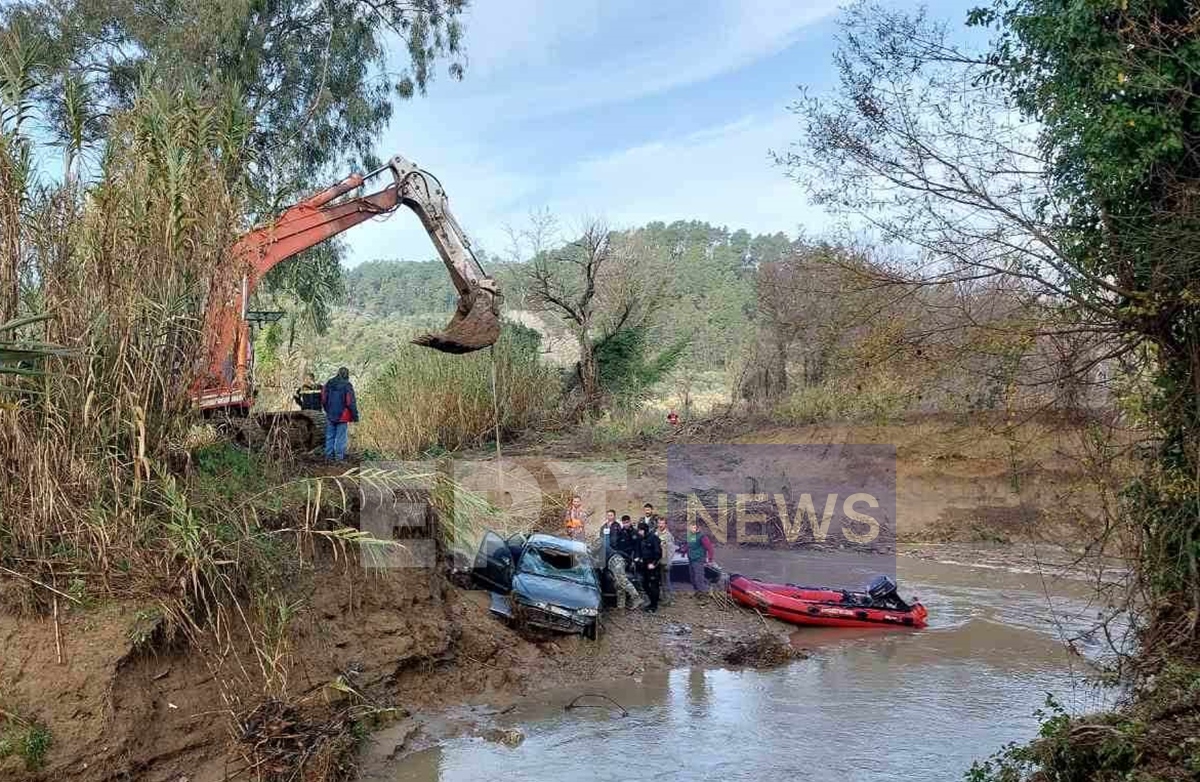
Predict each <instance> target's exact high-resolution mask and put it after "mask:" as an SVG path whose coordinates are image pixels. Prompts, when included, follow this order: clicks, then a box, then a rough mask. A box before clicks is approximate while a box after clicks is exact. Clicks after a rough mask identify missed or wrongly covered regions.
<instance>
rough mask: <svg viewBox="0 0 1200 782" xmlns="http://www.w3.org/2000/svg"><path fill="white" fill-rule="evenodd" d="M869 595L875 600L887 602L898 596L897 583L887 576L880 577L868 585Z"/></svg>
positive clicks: (876, 577)
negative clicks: (893, 596) (895, 595)
mask: <svg viewBox="0 0 1200 782" xmlns="http://www.w3.org/2000/svg"><path fill="white" fill-rule="evenodd" d="M867 594H868V595H870V596H871V597H872V598H873V599H875V600H885V599H887V598H889V597H891V596H892V595H894V594H896V582H895V581H893V580H892V579H891V578H889V577H888V576H885V575H878V576H875V578H873V579H871V583H870V584H868V585H867Z"/></svg>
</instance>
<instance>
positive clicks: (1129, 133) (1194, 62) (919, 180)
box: [780, 0, 1200, 648]
mask: <svg viewBox="0 0 1200 782" xmlns="http://www.w3.org/2000/svg"><path fill="white" fill-rule="evenodd" d="M969 21H970V22H971V23H972V24H975V25H981V26H987V27H990V28H991V29H992V31H993V40H992V42H991V45H990V46H989V47H988V48H986V49H985V50H984V51H975V50H971V49H964V48H961V47H959V46H958V45H956V42H955V41H956V38H958V36H952V35H950V34H949V32H948V30H947V27H946V26H945V25H944V24H939V23H936V22H931V21H929V20H928V19H926V18H925V17H923V16H922V15H919V14H918V15H915V16H913V15H906V14H903V13H898V12H896V11H894V10H889V9H887V8H881V7H878V6H875V5H870V4H860V5H857V6H855V7H853V8H852V9H850V11H849V12H848V13H847V14H846V16H845V17H844V20H843V22H844V27H843V32H842V35H841V46H840V47H839V50H838V54H837V57H836V64H837V67H838V71H839V77H840V85H839V89H838V90H836V92H835V93H833V94H832V95H830V96H818V97H809V98H806V99H804V100H802V101H801V102H800V103H799V104H797V106H796V111H797V113H798V114H799V115H800V116H801V118H802V119H803V121H804V126H805V137H804V140H803V141H802V142H801V143H799V144H798V145H797V147H796V148H795V149H793V150H792V151H790V152H789V153H787V154H785V155H783V156H781V157H780V162H781V163H783V164H784V165H785V166H787V167H788V169H789V171H790V172H791V173H792V175H793V176H795V177H796V178H797V179H798V180H800V181H802V182H803V183H804V184H806V185H807V186H808V188H809V189H810V191H811V192H812V193H813V194H814V196H815V197H816V199H817V200H818V201H820V202H821V203H824V204H826V205H828V206H829V207H831V208H833V209H835V210H843V211H847V212H850V213H853V214H855V215H856V216H858V217H859V218H860V219H861V220H863V221H864V222H865V224H866V225H868V226H870V227H871V228H872V229H874V230H875V231H876V232H877V233H878V234H880V235H881V236H882V237H883V238H885V239H887V240H890V241H893V242H897V243H899V244H900V245H901V246H902V248H903V249H904V250H905V251H906V255H907V263H906V264H905V266H906V269H905V275H904V276H905V278H906V279H907V280H909V281H911V283H913V284H919V285H922V286H929V285H936V286H945V287H947V288H953V287H955V286H964V285H972V284H975V283H978V282H980V281H984V280H986V281H988V282H989V284H994V285H998V286H1002V287H1003V289H1005V290H1009V291H1014V292H1018V293H1020V294H1022V295H1024V296H1026V297H1034V298H1035V299H1036V300H1037V301H1039V302H1041V303H1043V304H1044V305H1046V306H1043V307H1040V308H1039V310H1040V311H1041V312H1042V313H1044V314H1045V315H1046V317H1047V320H1045V321H1043V322H1041V323H1037V324H1028V325H1025V326H1023V328H1027V329H1028V332H1027V333H1028V335H1029V336H1030V338H1033V337H1035V336H1045V335H1047V334H1049V335H1052V336H1053V335H1062V334H1069V335H1075V336H1080V337H1084V338H1086V340H1087V344H1086V345H1085V347H1084V356H1085V357H1086V360H1085V361H1083V362H1076V361H1071V362H1067V365H1066V366H1065V367H1064V371H1065V372H1075V371H1078V369H1079V367H1080V366H1081V365H1082V366H1083V367H1085V368H1086V367H1093V366H1095V365H1097V364H1098V363H1101V362H1105V361H1109V360H1111V359H1113V358H1114V357H1117V356H1123V357H1126V358H1128V359H1131V360H1136V361H1139V362H1140V365H1141V366H1142V367H1144V368H1145V370H1146V371H1147V372H1148V373H1149V374H1150V376H1152V377H1153V378H1154V385H1155V390H1154V392H1153V394H1152V398H1150V399H1148V400H1141V401H1142V402H1143V407H1144V409H1145V410H1146V411H1147V413H1148V418H1147V421H1146V423H1147V424H1148V425H1149V426H1151V427H1152V429H1153V430H1154V431H1155V434H1156V438H1155V440H1156V445H1155V446H1154V447H1153V448H1151V449H1150V450H1149V451H1148V453H1147V456H1148V457H1149V458H1148V460H1147V462H1146V470H1145V473H1144V475H1143V477H1142V479H1141V480H1139V481H1138V482H1137V483H1136V484H1135V485H1133V486H1131V487H1130V489H1129V491H1128V493H1127V497H1126V499H1127V501H1128V504H1127V507H1126V509H1125V513H1124V516H1123V519H1122V520H1123V521H1126V522H1128V525H1127V529H1128V530H1129V531H1130V532H1131V533H1132V534H1133V535H1134V537H1135V538H1136V540H1137V542H1138V544H1139V545H1140V546H1141V551H1142V552H1143V555H1144V556H1143V560H1142V563H1141V564H1142V568H1141V573H1142V575H1143V576H1144V584H1143V585H1144V586H1145V587H1147V590H1148V593H1149V595H1150V597H1151V600H1150V605H1151V606H1152V607H1153V609H1154V611H1155V612H1156V613H1155V617H1154V618H1155V620H1156V621H1154V622H1151V623H1150V628H1151V630H1150V633H1149V634H1148V635H1147V636H1146V638H1145V640H1146V641H1147V642H1148V643H1149V644H1150V645H1152V646H1153V645H1156V644H1159V643H1164V644H1166V645H1167V646H1168V647H1174V648H1179V645H1181V644H1194V643H1195V642H1196V640H1197V639H1198V638H1200V309H1198V308H1200V207H1198V205H1197V199H1196V198H1195V192H1196V190H1197V186H1198V185H1200V89H1198V88H1200V75H1198V74H1200V47H1198V46H1197V36H1196V32H1195V22H1196V14H1195V8H1194V4H1192V3H1187V2H1182V1H1180V2H1168V1H1167V0H998V2H997V3H996V4H995V5H994V6H992V7H990V8H984V9H977V10H975V11H973V12H972V13H971V14H970V17H969ZM880 282H881V283H885V282H886V280H885V279H881V280H880ZM1051 313H1053V315H1054V318H1053V319H1049V318H1050V315H1051Z"/></svg>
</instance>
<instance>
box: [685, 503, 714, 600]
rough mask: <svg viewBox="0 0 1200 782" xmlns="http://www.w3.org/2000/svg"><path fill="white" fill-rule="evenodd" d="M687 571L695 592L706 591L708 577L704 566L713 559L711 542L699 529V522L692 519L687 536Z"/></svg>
mask: <svg viewBox="0 0 1200 782" xmlns="http://www.w3.org/2000/svg"><path fill="white" fill-rule="evenodd" d="M687 555H688V572H689V574H690V575H691V577H692V588H693V589H695V590H696V591H697V592H707V591H708V579H706V578H705V577H704V566H705V565H707V564H708V563H709V562H712V560H713V544H712V541H711V540H709V539H708V535H705V534H704V533H703V532H701V531H700V522H699V521H696V520H694V519H693V520H692V523H691V524H689V525H688V536H687Z"/></svg>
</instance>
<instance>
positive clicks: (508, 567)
mask: <svg viewBox="0 0 1200 782" xmlns="http://www.w3.org/2000/svg"><path fill="white" fill-rule="evenodd" d="M513 570H514V557H513V554H512V550H511V549H510V548H509V547H508V544H507V543H505V542H504V541H503V540H502V539H501V538H500V536H499V535H497V534H496V533H495V532H492V531H491V530H488V531H487V532H485V533H484V535H483V541H482V542H480V544H479V552H478V553H477V554H476V555H475V566H474V568H473V569H472V571H471V576H472V578H473V579H474V580H475V583H476V584H478V585H479V586H481V587H483V588H484V589H487V590H489V591H491V592H501V593H507V592H508V591H509V590H510V589H512V578H513Z"/></svg>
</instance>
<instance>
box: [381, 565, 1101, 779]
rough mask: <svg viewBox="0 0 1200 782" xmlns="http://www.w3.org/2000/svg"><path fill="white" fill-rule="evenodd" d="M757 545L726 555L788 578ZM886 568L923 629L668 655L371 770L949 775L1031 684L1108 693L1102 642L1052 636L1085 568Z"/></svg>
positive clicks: (599, 775)
mask: <svg viewBox="0 0 1200 782" xmlns="http://www.w3.org/2000/svg"><path fill="white" fill-rule="evenodd" d="M770 554H771V552H766V553H765V554H764V553H758V554H756V555H745V556H743V557H741V558H740V559H738V558H735V559H734V560H733V561H729V560H727V561H726V562H725V563H724V564H726V565H727V566H728V567H730V568H731V569H735V570H736V569H740V570H742V571H743V572H754V573H756V574H759V575H761V576H762V577H770V578H772V579H781V580H782V579H786V580H795V578H794V570H795V569H797V568H800V569H802V565H803V563H798V562H797V561H796V559H795V558H794V557H787V558H784V557H783V556H774V557H773V556H769V555H770ZM750 559H752V560H753V561H749V560H750ZM897 575H898V580H899V582H900V586H901V594H902V595H905V596H911V595H914V594H915V595H918V596H919V597H920V599H921V601H922V602H923V603H925V604H926V605H927V606H928V608H929V613H930V624H929V627H928V628H927V629H925V630H922V631H905V630H897V631H858V630H837V629H816V628H813V629H802V630H798V631H797V632H796V633H795V634H794V635H793V637H792V640H793V643H794V644H796V645H798V646H802V647H805V648H808V649H810V650H812V656H811V657H810V658H808V659H806V660H800V661H797V662H795V663H793V664H791V665H789V666H787V667H784V668H779V669H775V670H768V671H754V670H720V669H702V668H693V669H687V668H682V669H676V670H671V671H663V672H661V673H657V674H647V675H645V676H644V677H642V678H641V679H640V680H638V681H629V680H620V681H611V682H604V681H598V682H594V683H592V684H591V685H588V686H587V687H586V688H585V689H581V688H576V689H573V690H572V691H570V692H562V693H558V692H551V693H545V694H542V695H539V696H537V697H536V698H533V699H528V700H527V701H526V702H523V703H522V704H521V705H520V706H519V707H518V708H517V709H515V710H513V711H511V712H510V713H508V714H506V715H505V716H504V717H503V718H502V719H503V720H504V723H503V724H504V725H506V726H511V727H514V728H517V729H519V730H520V731H521V732H522V733H523V734H524V735H525V740H524V742H523V743H521V744H520V745H519V746H516V747H508V746H505V745H503V744H498V743H492V742H487V741H484V740H482V739H479V738H461V739H453V740H450V741H448V742H445V743H443V744H442V745H440V746H437V747H434V748H431V749H428V750H424V751H421V752H417V753H415V754H412V755H409V756H408V757H405V758H402V759H399V760H396V761H395V762H394V765H393V766H390V767H388V768H387V769H385V770H384V771H383V774H382V775H379V774H378V773H377V774H375V775H372V778H373V779H377V778H383V779H392V780H397V781H399V780H414V781H416V780H419V781H421V782H426V781H429V782H432V781H433V780H439V781H440V782H456V781H457V780H493V781H494V782H500V781H501V780H527V779H532V780H557V779H564V780H565V779H570V780H646V779H691V780H710V779H711V780H743V779H745V780H774V779H798V780H954V779H961V778H962V775H963V773H964V772H965V771H966V770H967V769H969V768H970V766H971V764H972V762H973V761H975V760H978V759H984V758H986V757H987V756H988V755H989V754H991V753H992V752H994V751H995V750H997V749H999V748H1000V747H1001V746H1002V745H1003V744H1005V743H1006V742H1010V741H1021V740H1026V739H1029V738H1031V737H1032V736H1033V735H1034V734H1035V733H1036V731H1037V727H1038V723H1037V719H1036V717H1035V716H1034V711H1035V710H1036V709H1038V708H1039V707H1041V706H1042V705H1043V703H1044V701H1045V699H1046V695H1047V693H1050V694H1053V695H1054V697H1055V698H1056V699H1057V700H1058V701H1059V702H1061V703H1062V704H1063V705H1064V706H1065V707H1066V708H1067V709H1069V710H1072V711H1089V710H1093V709H1096V708H1099V707H1100V706H1102V705H1104V703H1105V702H1106V701H1109V700H1111V698H1112V694H1111V692H1108V691H1105V690H1101V689H1097V688H1096V687H1094V686H1093V685H1091V684H1089V683H1088V681H1087V680H1086V679H1087V676H1088V674H1089V672H1090V671H1091V668H1090V667H1089V665H1088V664H1087V662H1086V657H1087V656H1090V655H1096V654H1100V653H1101V652H1102V643H1101V642H1100V641H1099V640H1095V641H1084V642H1082V643H1079V644H1077V648H1079V649H1081V651H1082V652H1083V654H1084V656H1083V657H1080V656H1078V655H1075V654H1071V653H1070V652H1068V651H1067V650H1066V648H1065V645H1064V642H1063V640H1064V638H1065V637H1069V636H1071V635H1074V634H1075V633H1076V631H1077V630H1078V629H1080V628H1082V627H1084V626H1087V625H1088V624H1090V621H1091V619H1092V618H1094V617H1095V615H1096V612H1097V606H1095V605H1094V604H1093V603H1092V602H1091V599H1090V594H1091V591H1090V589H1089V588H1088V586H1087V584H1086V583H1083V582H1080V581H1072V580H1065V579H1054V578H1051V577H1049V576H1044V575H1042V574H1039V573H1037V572H1019V571H1017V570H1014V569H1006V568H997V567H981V566H978V565H971V564H963V563H950V562H945V561H940V562H939V561H931V560H925V559H917V558H912V557H901V558H900V560H899V566H898V574H897ZM582 691H587V692H593V693H602V694H604V695H607V696H609V697H611V698H612V699H613V700H615V701H617V702H618V703H620V704H621V705H622V706H623V707H624V708H625V709H626V710H628V716H624V717H622V716H621V713H620V711H619V710H617V709H616V708H615V707H613V708H605V706H606V702H605V701H604V700H602V699H599V698H593V699H590V700H588V701H586V702H589V703H595V704H596V707H594V708H593V707H589V708H582V709H574V710H570V711H566V710H564V708H563V707H564V705H565V704H566V703H568V702H569V701H570V700H571V699H572V698H574V697H576V696H577V695H579V693H580V692H582ZM608 705H610V704H608Z"/></svg>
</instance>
